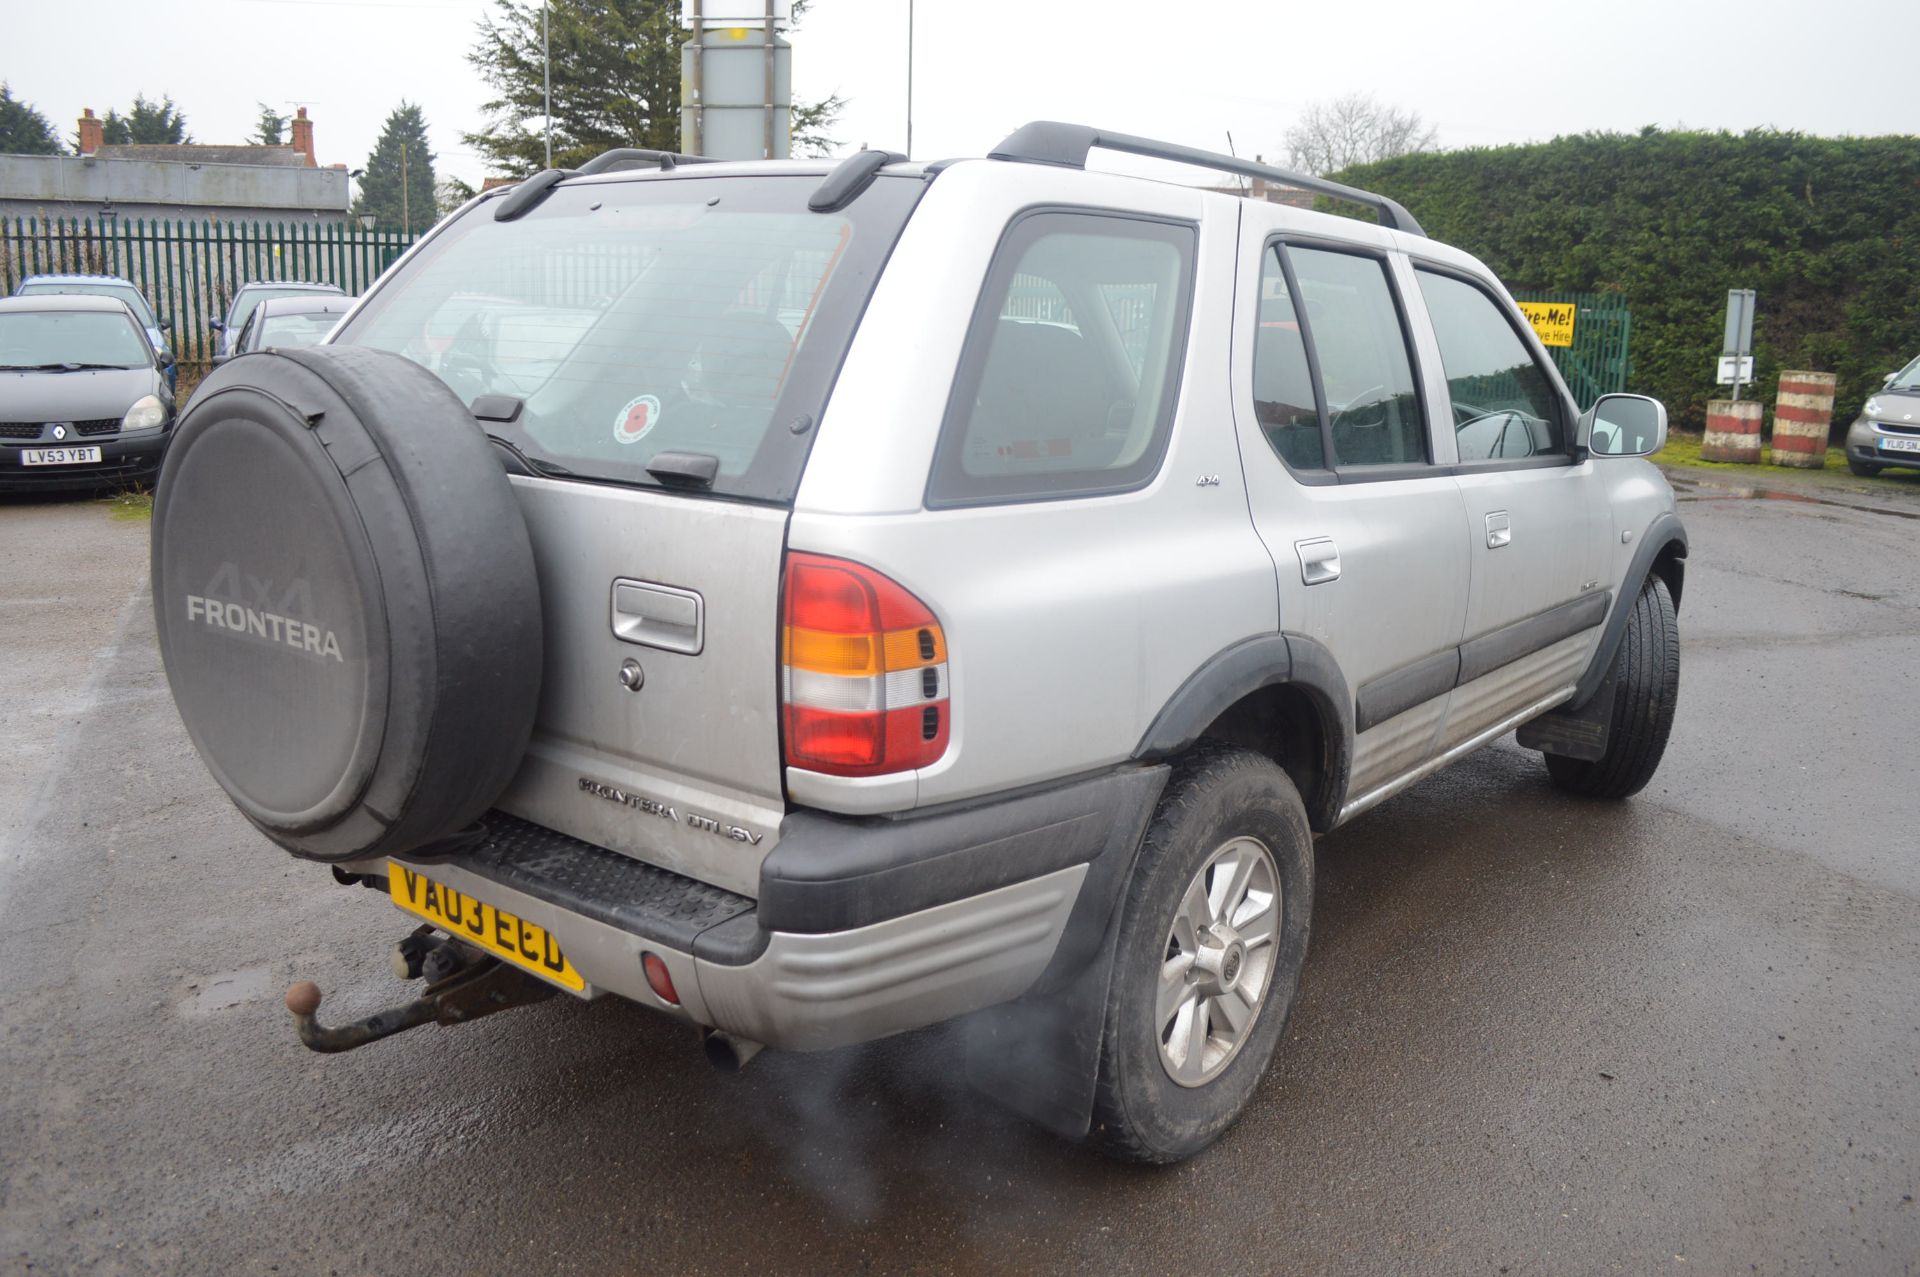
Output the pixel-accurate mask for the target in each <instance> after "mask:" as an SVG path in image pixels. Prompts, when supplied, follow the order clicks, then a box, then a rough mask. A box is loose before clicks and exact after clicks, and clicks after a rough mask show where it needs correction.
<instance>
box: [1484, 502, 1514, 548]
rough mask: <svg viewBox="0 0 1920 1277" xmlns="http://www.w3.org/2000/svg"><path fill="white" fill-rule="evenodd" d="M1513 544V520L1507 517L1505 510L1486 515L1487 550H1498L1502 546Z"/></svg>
mask: <svg viewBox="0 0 1920 1277" xmlns="http://www.w3.org/2000/svg"><path fill="white" fill-rule="evenodd" d="M1512 543H1513V520H1512V519H1510V518H1508V517H1507V512H1506V511H1505V510H1495V511H1493V512H1492V513H1491V514H1489V515H1487V548H1488V549H1489V550H1498V549H1499V548H1500V547H1501V546H1503V545H1511V544H1512Z"/></svg>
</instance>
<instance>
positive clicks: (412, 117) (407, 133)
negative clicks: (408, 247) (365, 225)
mask: <svg viewBox="0 0 1920 1277" xmlns="http://www.w3.org/2000/svg"><path fill="white" fill-rule="evenodd" d="M402 148H404V150H405V154H404V158H403V155H402ZM433 160H434V155H433V152H432V151H431V150H430V149H429V148H428V146H427V119H426V116H425V115H423V114H422V113H421V110H420V108H419V107H417V106H415V105H413V104H412V103H411V102H402V103H401V104H400V105H399V106H397V107H395V108H394V110H393V114H391V115H389V116H388V117H387V123H386V127H385V128H383V129H381V131H380V140H379V142H377V143H376V144H375V145H374V148H373V154H371V155H369V156H368V157H367V169H366V173H365V175H364V176H363V177H361V179H360V195H359V198H358V199H356V200H355V201H354V206H353V211H354V212H355V213H356V214H359V213H372V214H373V216H374V219H375V221H376V222H377V223H378V224H379V225H381V226H397V227H400V228H401V229H403V230H408V231H412V230H418V229H421V228H424V227H427V226H431V225H433V223H434V221H435V219H436V218H438V217H439V213H438V212H436V211H435V205H434V195H433V188H434V179H433ZM403 171H404V173H405V177H406V182H405V187H404V190H405V198H404V199H403V198H402V189H403V188H402V185H401V175H402V172H403Z"/></svg>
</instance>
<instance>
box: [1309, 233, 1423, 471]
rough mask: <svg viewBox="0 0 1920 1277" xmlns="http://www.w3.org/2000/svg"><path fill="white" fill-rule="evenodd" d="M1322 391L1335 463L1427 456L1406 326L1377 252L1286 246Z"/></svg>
mask: <svg viewBox="0 0 1920 1277" xmlns="http://www.w3.org/2000/svg"><path fill="white" fill-rule="evenodd" d="M1286 252H1287V256H1288V258H1289V259H1290V261H1291V262H1292V264H1293V276H1294V280H1295V281H1296V282H1297V283H1298V284H1299V287H1300V295H1301V298H1300V300H1301V304H1302V306H1303V308H1304V309H1305V311H1306V321H1307V333H1308V337H1309V339H1310V341H1311V344H1312V350H1313V355H1314V358H1315V360H1316V361H1317V362H1318V364H1319V366H1320V383H1321V389H1322V392H1323V393H1324V394H1325V396H1326V403H1327V419H1328V426H1329V430H1328V435H1329V439H1330V442H1331V444H1332V447H1333V463H1334V464H1335V465H1336V466H1376V465H1406V464H1409V463H1422V462H1425V461H1427V460H1428V457H1427V441H1426V422H1425V419H1424V417H1423V415H1422V414H1421V411H1420V396H1419V394H1418V392H1417V391H1416V389H1415V383H1414V376H1413V361H1412V359H1411V357H1410V356H1409V355H1408V354H1407V341H1406V331H1405V329H1404V328H1403V327H1402V326H1401V323H1400V310H1399V307H1398V306H1397V305H1396V304H1395V301H1394V296H1393V289H1392V287H1391V286H1390V285H1389V284H1388V282H1387V274H1386V264H1385V263H1384V262H1381V261H1380V260H1378V259H1377V258H1373V257H1363V256H1359V255H1357V254H1353V253H1337V252H1331V251H1328V250H1325V249H1318V248H1302V247H1300V246H1298V245H1293V246H1290V247H1288V248H1287V250H1286Z"/></svg>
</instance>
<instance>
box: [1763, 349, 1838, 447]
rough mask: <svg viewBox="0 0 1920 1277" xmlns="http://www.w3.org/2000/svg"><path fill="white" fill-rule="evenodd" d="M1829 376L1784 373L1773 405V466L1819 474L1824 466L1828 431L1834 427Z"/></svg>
mask: <svg viewBox="0 0 1920 1277" xmlns="http://www.w3.org/2000/svg"><path fill="white" fill-rule="evenodd" d="M1838 380H1839V379H1838V378H1837V377H1835V376H1834V374H1832V373H1830V372H1783V373H1781V374H1780V393H1779V395H1778V396H1777V397H1776V398H1775V399H1774V401H1773V464H1774V465H1776V466H1795V467H1797V468H1799V469H1801V470H1818V469H1820V468H1821V467H1822V466H1824V465H1826V464H1827V431H1828V430H1829V429H1830V428H1831V426H1832V425H1833V389H1834V383H1835V382H1836V381H1838Z"/></svg>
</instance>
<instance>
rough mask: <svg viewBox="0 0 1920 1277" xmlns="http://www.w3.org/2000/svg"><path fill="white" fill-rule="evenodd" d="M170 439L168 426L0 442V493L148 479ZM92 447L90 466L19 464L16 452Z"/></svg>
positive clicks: (65, 489) (135, 481) (156, 468)
mask: <svg viewBox="0 0 1920 1277" xmlns="http://www.w3.org/2000/svg"><path fill="white" fill-rule="evenodd" d="M172 439H173V430H172V428H171V427H169V428H167V429H165V430H159V431H155V432H154V433H152V434H145V435H135V436H133V437H132V438H129V439H122V438H117V437H114V436H106V437H103V438H99V439H88V438H84V437H82V438H77V439H68V440H62V441H61V442H59V443H55V442H53V441H52V440H50V439H40V440H35V441H33V442H32V443H14V442H11V441H9V442H7V443H6V444H4V445H0V492H62V491H75V490H78V489H93V488H108V487H113V486H115V485H116V484H128V483H147V482H151V481H152V480H153V479H154V477H155V476H156V475H158V474H159V473H160V462H161V459H162V458H163V457H165V456H166V452H167V444H168V443H169V442H171V441H172ZM96 446H97V447H98V448H99V449H100V460H99V461H98V462H96V463H93V464H90V465H81V466H26V465H22V464H20V454H21V453H22V452H23V451H24V450H26V449H28V448H67V447H96Z"/></svg>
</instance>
